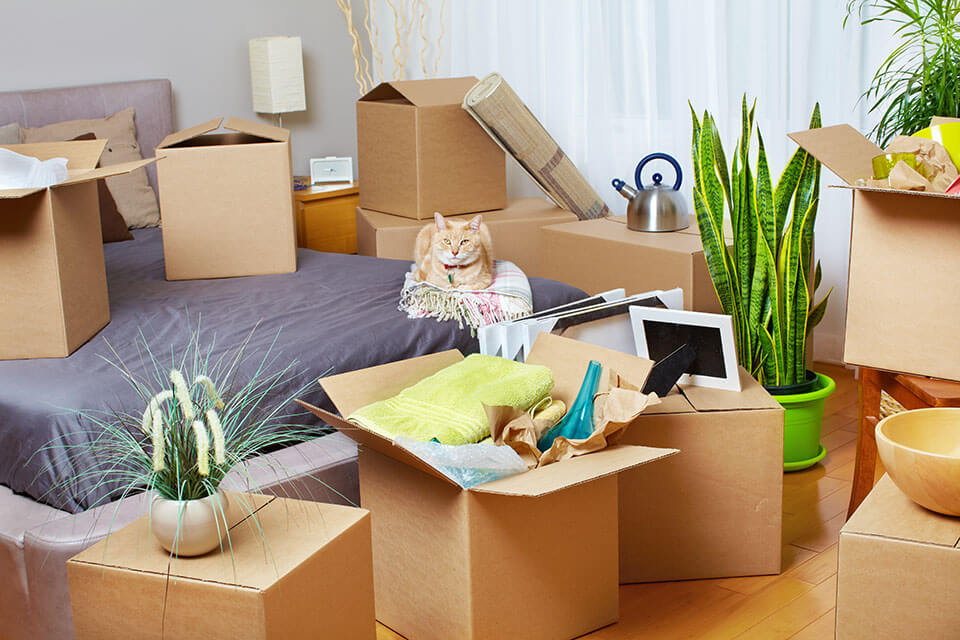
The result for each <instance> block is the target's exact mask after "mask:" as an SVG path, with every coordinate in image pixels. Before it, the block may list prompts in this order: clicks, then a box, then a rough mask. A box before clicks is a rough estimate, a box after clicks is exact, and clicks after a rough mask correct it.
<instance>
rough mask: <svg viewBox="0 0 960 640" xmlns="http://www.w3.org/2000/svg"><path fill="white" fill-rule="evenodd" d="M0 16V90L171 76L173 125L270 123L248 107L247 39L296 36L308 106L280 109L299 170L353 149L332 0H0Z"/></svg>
mask: <svg viewBox="0 0 960 640" xmlns="http://www.w3.org/2000/svg"><path fill="white" fill-rule="evenodd" d="M355 4H356V3H355ZM0 16H3V18H2V27H0V33H2V35H0V60H2V61H3V62H2V63H0V91H7V90H18V89H40V88H47V87H62V86H69V85H78V84H92V83H98V82H112V81H119V80H139V79H144V78H169V79H170V80H171V81H172V83H173V91H174V103H175V104H174V109H175V111H174V113H175V115H174V126H175V127H177V128H185V127H188V126H191V125H194V124H198V123H200V122H203V121H205V120H209V119H210V118H213V117H216V116H231V115H233V116H239V117H242V118H248V119H257V118H261V119H264V120H265V121H267V122H275V120H274V118H275V117H274V116H268V115H263V116H258V115H256V114H254V112H253V108H252V106H251V98H250V69H249V64H248V57H247V41H248V40H249V39H250V38H254V37H259V36H270V35H290V36H300V37H301V38H302V40H303V58H304V59H303V65H304V75H305V82H306V90H307V110H306V111H304V112H299V113H291V114H287V115H285V116H284V118H283V125H284V127H287V128H289V129H290V130H291V132H292V140H293V168H294V172H295V173H298V174H306V173H308V169H307V160H308V158H310V157H317V156H324V155H339V156H353V157H354V158H356V118H355V115H354V103H355V101H356V99H357V97H358V89H357V85H356V84H355V83H354V80H353V58H352V56H351V53H350V50H351V41H350V38H349V36H348V35H347V30H346V25H345V23H344V19H343V16H342V15H341V14H340V11H339V10H338V9H337V4H336V2H334V0H282V1H280V2H277V1H270V0H233V1H227V0H193V1H192V2H188V1H186V0H159V1H158V0H149V1H144V0H81V1H78V0H45V1H43V2H25V1H23V0H0Z"/></svg>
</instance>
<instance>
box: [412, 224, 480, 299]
mask: <svg viewBox="0 0 960 640" xmlns="http://www.w3.org/2000/svg"><path fill="white" fill-rule="evenodd" d="M433 219H434V224H428V225H427V226H425V227H424V228H423V229H421V230H420V233H419V234H417V243H416V246H415V248H414V255H413V259H414V261H416V263H417V267H416V269H415V270H414V272H413V277H414V279H415V280H417V281H420V282H429V283H431V284H435V285H437V286H438V287H443V288H444V289H486V288H487V287H489V286H490V284H491V283H492V282H493V244H492V242H491V241H490V231H489V230H487V225H485V224H483V218H481V217H480V216H475V217H474V218H473V219H472V220H470V222H459V221H453V220H447V219H446V218H444V217H443V216H442V215H440V214H439V213H434V214H433Z"/></svg>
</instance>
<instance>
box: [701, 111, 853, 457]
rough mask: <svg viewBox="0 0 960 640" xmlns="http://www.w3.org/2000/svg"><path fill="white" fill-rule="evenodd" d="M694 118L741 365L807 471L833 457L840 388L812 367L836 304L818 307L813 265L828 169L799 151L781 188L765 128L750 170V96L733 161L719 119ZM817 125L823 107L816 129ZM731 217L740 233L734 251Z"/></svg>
mask: <svg viewBox="0 0 960 640" xmlns="http://www.w3.org/2000/svg"><path fill="white" fill-rule="evenodd" d="M690 110H691V116H692V119H693V145H692V146H693V172H694V186H693V200H694V207H695V210H696V213H697V224H698V225H699V227H700V237H701V240H702V242H703V250H704V256H705V258H706V262H707V267H708V270H709V272H710V278H711V279H712V280H713V286H714V288H715V289H716V292H717V296H718V298H719V299H720V303H721V305H722V307H723V312H724V313H725V314H727V315H730V316H731V317H732V318H733V326H734V334H735V338H736V344H737V358H738V361H739V363H740V365H741V366H743V367H744V368H745V369H746V370H747V371H749V372H750V373H751V374H752V375H753V377H754V378H756V379H757V381H759V382H760V383H761V384H762V385H763V386H764V387H765V388H766V389H767V390H768V391H769V392H770V393H771V394H772V395H773V396H774V397H775V398H776V399H777V400H778V401H779V402H780V404H781V405H783V407H784V409H785V411H786V415H785V425H784V469H786V470H788V471H793V470H799V469H805V468H807V467H809V466H812V465H814V464H816V463H817V462H819V461H820V460H822V459H823V456H824V455H825V454H826V450H825V449H824V448H823V446H822V445H821V444H820V428H821V423H822V421H823V407H824V400H825V399H826V398H827V396H829V395H830V394H831V393H833V391H834V389H835V388H836V385H835V384H834V381H833V380H831V379H830V378H829V377H828V376H826V375H824V374H817V373H814V372H812V371H810V369H809V368H808V363H807V337H808V336H809V335H810V333H811V332H812V331H813V328H814V327H815V326H817V324H818V323H819V322H820V321H821V320H822V319H823V314H824V311H825V310H826V306H827V300H828V299H829V297H830V292H827V295H826V296H824V297H823V299H821V300H820V301H819V302H816V303H814V292H815V291H816V290H817V288H818V287H819V285H820V279H821V270H820V264H819V263H817V265H816V267H814V266H813V228H814V223H815V222H816V217H817V204H818V201H819V191H820V163H819V162H818V161H817V160H816V159H815V158H814V157H813V156H811V155H810V154H808V153H807V152H806V151H804V150H803V149H798V150H797V151H796V153H794V154H793V157H792V158H791V159H790V161H789V162H788V163H787V166H786V168H785V169H784V170H783V173H782V174H781V175H780V179H779V180H778V181H777V183H776V184H774V183H773V181H772V179H771V177H770V167H769V165H768V163H767V156H766V151H765V149H764V145H763V136H762V135H761V134H760V130H759V127H757V136H756V137H757V154H756V164H755V165H753V167H752V166H751V158H750V156H751V149H750V147H751V141H752V138H753V132H754V107H751V108H749V109H748V108H747V100H746V96H744V99H743V104H742V117H741V130H740V139H739V140H738V142H737V146H736V148H735V149H734V153H733V155H732V158H731V160H730V161H729V162H728V160H727V157H726V155H725V154H724V151H723V145H722V144H721V141H720V132H719V130H718V129H717V125H716V122H715V120H714V118H713V116H712V115H711V114H710V113H709V112H707V111H704V113H703V117H702V118H700V119H698V118H697V114H696V112H695V111H694V110H693V106H692V105H691V107H690ZM819 126H821V125H820V105H819V104H818V105H816V106H815V107H814V110H813V115H812V117H811V120H810V128H816V127H819ZM728 167H729V169H728ZM725 212H726V213H725ZM725 217H729V221H730V226H731V228H732V231H733V242H732V247H730V248H729V249H728V247H727V240H726V238H725V237H724V219H725Z"/></svg>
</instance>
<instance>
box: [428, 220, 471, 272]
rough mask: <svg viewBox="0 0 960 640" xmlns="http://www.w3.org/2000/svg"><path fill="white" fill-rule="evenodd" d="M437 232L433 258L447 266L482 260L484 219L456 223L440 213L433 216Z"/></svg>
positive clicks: (434, 239)
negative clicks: (481, 233)
mask: <svg viewBox="0 0 960 640" xmlns="http://www.w3.org/2000/svg"><path fill="white" fill-rule="evenodd" d="M433 217H434V222H435V223H436V225H437V231H436V233H434V234H433V256H434V257H435V258H437V259H438V260H440V262H442V263H443V264H445V265H449V266H463V265H468V264H473V263H474V262H476V261H477V260H479V259H480V256H481V254H482V252H483V246H482V244H481V240H480V224H481V223H482V222H483V219H482V218H481V217H480V216H474V218H473V219H472V220H470V222H455V221H451V220H447V219H445V218H444V217H443V216H442V215H440V214H439V213H435V214H433Z"/></svg>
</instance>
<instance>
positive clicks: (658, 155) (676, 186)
mask: <svg viewBox="0 0 960 640" xmlns="http://www.w3.org/2000/svg"><path fill="white" fill-rule="evenodd" d="M651 160H666V161H667V162H669V163H670V164H672V165H673V169H674V171H676V172H677V181H676V182H675V183H673V190H674V191H679V190H680V183H681V182H683V172H682V171H680V163H679V162H677V161H676V160H675V159H674V157H673V156H671V155H670V154H667V153H651V154H650V155H648V156H646V157H645V158H644V159H643V160H641V161H640V162H639V164H637V170H636V172H635V173H634V176H633V177H634V181H635V182H636V183H637V189H640V190H641V191H642V190H643V182H641V180H640V172H641V171H642V170H643V167H644V165H645V164H647V163H648V162H650V161H651ZM658 178H659V179H658ZM662 179H663V176H661V175H660V174H659V173H657V174H655V175H654V176H653V181H654V182H656V183H657V184H660V180H662Z"/></svg>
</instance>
